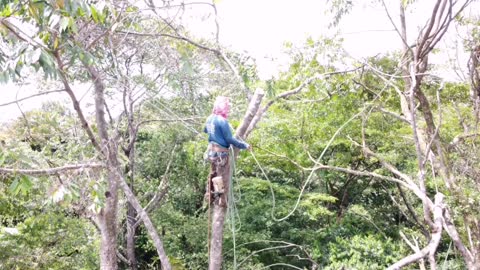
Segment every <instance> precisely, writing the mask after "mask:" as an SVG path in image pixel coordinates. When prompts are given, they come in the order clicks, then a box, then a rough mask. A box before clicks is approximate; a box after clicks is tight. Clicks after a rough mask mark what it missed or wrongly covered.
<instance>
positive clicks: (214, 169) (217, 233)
mask: <svg viewBox="0 0 480 270" xmlns="http://www.w3.org/2000/svg"><path fill="white" fill-rule="evenodd" d="M231 158H232V157H226V158H225V159H224V162H223V164H219V163H217V162H216V161H213V162H212V164H211V168H210V175H209V179H208V185H210V188H209V190H213V191H216V192H218V191H220V190H222V188H217V187H215V188H214V184H213V183H212V180H213V178H215V177H221V178H222V179H221V180H222V182H223V190H222V192H223V193H221V194H220V195H219V196H218V195H217V196H212V194H209V196H212V197H213V198H211V199H210V201H211V202H212V205H213V206H212V239H211V242H210V254H209V256H208V257H209V261H208V270H220V269H222V261H223V252H222V248H223V226H224V224H225V214H226V213H227V206H228V200H231V199H232V198H228V190H229V189H230V188H231V187H230V186H229V185H230V162H233V161H231V160H230V159H231ZM217 186H218V185H217Z"/></svg>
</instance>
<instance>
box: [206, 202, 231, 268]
mask: <svg viewBox="0 0 480 270" xmlns="http://www.w3.org/2000/svg"><path fill="white" fill-rule="evenodd" d="M226 212H227V208H226V207H223V206H220V205H218V204H215V203H214V204H213V206H212V239H211V242H210V256H209V261H208V270H220V269H222V261H223V258H222V256H223V255H222V254H223V253H222V247H223V225H224V223H225V214H226Z"/></svg>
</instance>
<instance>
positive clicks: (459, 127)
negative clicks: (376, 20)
mask: <svg viewBox="0 0 480 270" xmlns="http://www.w3.org/2000/svg"><path fill="white" fill-rule="evenodd" d="M214 2H215V1H214ZM347 2H349V3H344V1H332V3H331V5H332V6H333V10H336V11H337V12H339V13H338V14H337V17H336V18H337V19H340V18H341V16H342V15H345V13H347V14H346V15H345V16H348V10H349V9H350V8H351V3H350V1H347ZM400 2H403V7H404V8H405V9H407V10H409V9H410V8H413V7H414V6H415V3H414V2H415V1H400ZM438 2H439V3H440V2H441V3H443V2H444V1H438ZM447 2H448V1H445V4H447ZM459 2H462V1H459ZM163 4H164V5H165V6H154V3H149V4H147V6H144V7H138V6H135V5H133V4H131V3H128V1H120V2H118V3H115V4H109V3H98V2H90V1H76V0H65V1H30V2H25V3H24V2H22V1H18V0H13V1H1V2H0V13H1V14H2V18H0V32H1V33H2V38H3V39H2V41H1V45H2V47H1V49H2V52H3V54H2V55H0V65H1V68H2V69H1V70H0V71H1V73H0V79H1V80H2V81H4V82H6V81H9V80H13V81H14V82H15V83H17V84H23V83H26V82H30V81H29V78H30V79H31V78H32V77H35V78H41V79H39V80H36V81H35V83H38V84H40V85H43V86H42V87H39V89H40V93H44V94H47V93H48V92H49V91H52V90H53V89H62V93H64V94H65V95H64V98H65V100H59V101H51V102H48V103H45V104H43V107H42V108H40V109H33V110H30V111H27V112H24V113H23V115H22V117H19V118H18V119H14V120H12V121H10V122H8V123H4V124H2V127H1V129H0V143H1V144H0V147H1V150H2V151H1V153H0V180H1V181H0V250H2V252H0V268H1V269H98V268H99V266H101V268H103V269H114V268H112V267H116V265H117V263H118V267H119V268H120V269H161V268H160V267H161V266H160V265H161V264H163V263H165V260H163V261H162V262H160V261H161V260H162V259H161V248H164V252H165V254H166V255H167V258H168V262H169V264H170V265H171V267H172V269H207V268H208V237H209V233H208V231H209V229H210V225H209V220H210V217H209V215H208V211H209V207H208V204H207V203H206V202H205V201H204V194H205V181H206V179H207V174H208V170H209V166H208V164H207V163H205V161H204V159H203V155H204V152H205V149H206V136H205V135H204V134H203V132H202V131H203V122H204V120H205V119H206V117H207V116H208V115H209V113H210V111H211V104H212V100H214V98H215V97H216V96H218V95H227V96H230V97H231V98H232V100H233V112H232V115H231V116H230V118H231V121H230V122H231V123H232V125H233V126H234V128H237V127H238V126H240V125H241V123H242V122H241V119H242V117H243V115H244V113H245V112H246V111H247V108H248V105H249V102H250V101H251V100H254V98H253V96H252V95H253V90H252V89H256V88H261V89H263V90H264V94H265V96H264V97H263V100H261V101H262V102H261V107H262V108H264V109H265V110H264V112H260V113H258V114H257V115H258V116H259V118H260V121H259V122H258V123H257V124H256V125H253V126H252V128H251V129H249V131H248V133H249V134H248V138H247V140H248V141H249V143H251V144H252V145H253V149H254V151H253V153H249V152H240V155H239V157H238V159H237V162H236V164H235V166H236V170H235V174H234V179H233V181H234V190H235V198H234V199H235V206H236V207H235V208H233V209H229V211H230V212H229V215H228V220H227V222H226V230H225V235H224V248H223V252H224V255H223V257H224V262H223V265H224V267H223V268H224V269H268V268H271V269H386V268H387V267H389V266H390V265H393V264H395V263H396V262H398V261H400V260H402V258H408V257H407V256H409V255H410V254H420V252H421V251H422V252H424V254H422V255H423V256H421V257H420V258H417V259H415V260H413V261H412V262H411V263H413V264H410V265H409V266H407V267H410V268H411V269H417V267H421V268H422V267H423V268H424V267H425V266H428V267H430V268H432V269H466V268H468V269H479V267H480V242H479V241H480V227H479V223H478V222H479V221H478V217H479V209H480V208H479V202H480V190H479V187H480V185H479V179H480V171H479V169H478V168H477V167H478V166H476V165H477V164H478V162H479V160H478V159H479V150H478V148H477V146H478V145H477V143H478V142H479V139H478V137H477V133H478V119H479V111H480V110H479V107H478V106H479V97H480V95H479V93H480V88H479V86H480V79H479V76H478V68H479V66H480V65H478V59H479V58H478V57H479V55H480V54H479V53H478V52H476V51H475V50H472V58H471V59H470V62H469V65H470V67H471V69H470V72H469V73H468V74H466V75H467V76H468V79H466V80H465V81H463V82H462V81H460V82H448V81H446V80H445V79H443V78H440V77H438V76H433V75H432V76H430V74H427V73H428V72H430V71H432V70H434V69H435V68H436V67H434V66H429V65H427V64H426V63H427V62H428V61H427V60H428V55H429V54H430V53H431V49H430V47H429V46H430V45H431V46H435V43H433V42H432V40H435V39H436V38H437V37H438V38H439V39H441V36H439V34H441V31H443V26H442V25H438V26H435V27H438V28H434V30H438V31H437V32H431V33H430V32H428V31H427V30H428V28H424V32H420V33H419V35H418V38H417V39H416V40H414V41H415V42H416V43H417V46H412V47H411V48H407V49H406V50H405V51H403V52H395V53H392V54H387V53H384V52H379V53H380V54H379V55H377V56H375V57H371V58H369V59H366V60H365V61H364V62H361V63H359V62H355V63H353V64H352V65H351V66H350V65H348V66H347V64H345V62H347V61H345V59H347V58H348V56H347V55H345V54H344V52H343V50H342V47H341V43H339V42H338V41H337V40H334V39H333V40H332V39H324V40H314V39H309V40H307V41H306V42H305V44H303V45H301V46H290V47H289V55H290V58H291V62H290V66H289V68H288V69H287V70H286V71H284V72H281V73H279V74H278V75H277V76H276V77H275V78H272V79H271V80H267V81H262V80H260V79H259V78H258V76H257V74H256V67H255V62H254V61H253V60H252V59H251V58H249V57H248V56H246V55H242V54H239V53H236V52H231V51H227V50H225V49H224V48H222V47H221V46H220V44H218V43H217V42H216V41H208V40H196V39H194V38H193V35H192V34H191V33H189V32H188V31H187V30H185V29H184V27H182V25H180V22H176V21H175V20H173V19H172V20H171V21H170V19H171V18H168V15H169V14H168V12H166V13H165V14H164V13H163V12H164V11H165V10H177V9H180V10H182V9H184V8H185V6H184V5H176V4H175V3H170V1H164V3H163ZM463 4H464V3H463V2H462V3H458V5H457V6H455V8H452V9H451V10H448V9H444V11H442V12H452V13H448V14H450V15H452V16H450V19H451V20H452V24H454V23H457V24H458V25H460V26H461V25H467V24H468V25H469V26H471V27H472V28H473V29H475V27H477V26H475V25H476V21H475V20H467V18H465V17H463V18H461V20H460V19H459V20H454V18H455V16H454V15H456V13H455V12H459V11H461V9H459V8H458V6H461V5H463ZM465 4H466V5H467V4H469V1H466V2H465ZM187 6H188V5H187ZM208 6H210V7H212V8H215V3H213V4H208ZM428 16H429V15H428ZM428 16H426V17H425V21H427V20H429V19H430V20H432V18H433V17H432V18H430V17H428ZM432 16H439V18H448V17H449V15H447V13H445V14H440V13H438V14H435V13H434V15H432ZM443 16H445V17H443ZM457 18H459V17H457ZM445 20H446V19H445ZM449 23H450V21H449ZM19 25H21V26H25V25H29V26H30V27H31V28H22V29H28V30H21V29H20V28H21V27H19ZM427 26H428V24H427ZM447 26H448V25H447ZM447 28H448V27H447ZM25 31H26V32H28V33H26V32H25ZM429 31H431V30H429ZM425 33H426V34H425ZM476 33H477V32H476V31H473V32H472V33H470V34H471V43H468V42H467V43H466V44H465V49H466V50H471V49H472V48H474V47H475V46H473V45H475V44H476V43H475V42H478V39H477V36H476ZM430 35H432V37H431V36H430ZM405 36H406V35H405ZM423 37H428V39H426V40H427V42H430V43H429V44H430V45H429V46H425V47H423V50H422V46H421V44H422V40H424V39H422V38H423ZM430 38H432V40H430ZM399 42H400V43H401V42H402V41H401V40H400V41H399ZM472 44H473V45H472ZM477 48H478V47H477ZM432 49H433V48H432ZM410 53H411V54H410ZM475 53H477V54H475ZM409 57H411V58H409ZM475 59H476V60H475ZM423 63H425V65H424V64H423ZM466 64H467V63H465V65H466ZM339 67H342V68H339ZM42 76H43V77H42ZM30 83H31V82H30ZM45 86H48V89H42V88H44V87H45ZM85 87H87V88H88V87H90V88H89V90H87V92H86V94H85V95H84V96H83V97H82V96H80V95H81V93H83V92H82V91H83V89H84V88H85ZM45 88H47V87H45ZM85 89H86V88H85ZM7 90H8V89H7ZM7 90H4V91H7ZM257 93H258V92H257ZM32 98H35V97H32ZM77 104H79V105H78V106H77ZM69 164H70V165H72V164H73V165H75V164H80V165H79V167H75V168H66V167H65V166H66V165H69ZM57 168H60V169H58V170H57ZM123 183H125V185H123ZM129 192H131V194H134V196H133V195H132V196H133V198H134V199H132V196H130V195H129V194H130V193H129ZM439 194H442V195H443V196H445V198H444V199H443V198H442V197H441V196H440V195H439ZM434 198H435V199H434ZM442 199H443V201H442ZM135 202H139V203H140V205H141V206H142V207H143V209H144V210H145V215H144V216H142V215H140V214H138V213H140V211H139V210H140V209H139V208H138V207H136V206H135ZM145 216H148V217H149V220H151V223H152V224H153V225H154V226H153V227H148V220H146V219H145ZM143 222H145V224H146V225H145V226H144V225H143V224H144V223H143ZM112 226H113V227H114V229H112ZM152 228H153V229H154V230H156V232H152ZM442 228H443V229H442ZM439 234H440V235H439ZM112 235H113V236H112ZM155 236H157V237H158V239H161V242H158V241H156V240H154V239H155ZM437 236H438V237H439V238H438V241H436V240H435V239H437ZM106 239H107V240H108V239H110V240H111V239H113V242H114V243H113V247H111V245H112V243H111V242H110V243H109V242H108V241H107V240H106ZM109 245H110V246H109ZM160 247H161V248H160ZM462 248H463V250H462ZM112 250H113V252H114V253H113V259H112V258H111V257H109V255H108V254H107V253H109V252H112ZM465 250H466V251H465ZM132 252H133V254H132ZM111 260H113V262H112V261H111ZM112 265H115V266H112ZM419 265H420V266H419ZM402 266H403V265H402ZM435 266H436V268H435ZM162 269H165V265H163V268H162Z"/></svg>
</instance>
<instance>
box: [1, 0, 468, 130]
mask: <svg viewBox="0 0 480 270" xmlns="http://www.w3.org/2000/svg"><path fill="white" fill-rule="evenodd" d="M215 2H216V6H217V17H218V22H219V27H220V35H219V39H220V42H221V43H222V44H223V45H224V46H227V47H229V48H231V49H232V50H236V51H240V52H247V53H248V54H249V55H251V56H252V57H253V58H255V59H256V63H257V65H258V71H259V75H260V78H261V79H269V78H271V77H272V76H275V74H277V73H278V71H279V69H282V68H285V66H286V65H287V64H288V57H287V56H286V55H285V54H284V53H283V52H284V43H285V42H287V41H288V42H292V43H293V44H297V45H300V44H302V43H304V42H305V40H306V39H307V38H308V37H312V38H314V39H316V38H320V37H321V36H328V35H332V33H333V31H332V30H331V29H329V28H328V27H327V25H328V24H329V22H330V21H331V19H332V18H331V14H329V13H328V11H327V5H326V2H327V0H216V1H215ZM356 2H357V4H355V7H354V9H353V10H352V11H351V12H350V13H349V14H347V15H346V16H345V17H344V19H343V20H342V21H341V23H340V25H339V29H340V37H342V38H344V43H343V46H344V48H345V49H346V51H347V52H348V53H349V54H350V55H351V56H352V57H354V58H357V59H360V58H365V57H367V56H371V55H375V54H377V53H378V52H386V51H392V50H395V49H399V48H400V46H401V41H400V39H399V37H398V35H397V33H396V32H395V31H394V28H393V26H392V24H391V23H390V21H389V19H388V17H387V15H386V13H385V10H384V9H383V7H382V6H381V5H379V4H376V5H374V4H371V2H375V1H370V0H363V1H356ZM385 2H387V3H389V5H391V6H388V9H389V12H391V15H392V17H393V18H394V19H395V20H396V18H398V1H397V0H386V1H385ZM416 2H417V3H416V5H415V7H416V8H415V9H410V10H409V11H408V12H407V14H406V16H407V23H408V28H409V29H408V30H409V32H410V33H415V34H416V33H417V31H418V29H419V27H420V26H422V25H423V24H424V23H425V20H426V18H425V16H426V15H428V14H429V9H431V6H432V4H433V3H434V1H433V0H422V1H416ZM377 3H378V1H377ZM199 14H201V15H202V16H201V18H200V17H199ZM205 14H206V15H205ZM184 17H185V18H184V19H185V20H187V21H189V22H190V23H189V25H188V28H189V29H190V31H191V32H193V33H195V34H197V35H199V36H202V37H206V38H213V37H214V33H215V29H216V27H215V20H214V18H215V17H214V16H213V12H212V9H211V8H210V7H209V6H207V5H195V9H193V10H190V12H186V13H185V15H184ZM452 32H454V31H452ZM455 37H456V36H455V35H454V34H452V35H451V36H447V37H446V40H447V41H448V42H449V43H450V45H451V44H452V43H455V42H456V40H455ZM409 38H410V40H412V39H413V36H411V37H409ZM440 46H445V44H443V43H442V44H440ZM445 57H446V56H445V55H437V56H435V57H433V59H432V61H431V62H433V63H435V62H437V63H442V62H443V63H444V62H445ZM464 57H465V55H462V56H459V59H461V61H465V62H464V63H466V60H464V59H463V58H464ZM461 61H460V62H461ZM0 89H1V90H0V104H3V103H5V102H7V101H11V100H14V99H15V97H16V96H17V97H18V98H21V97H24V96H27V95H28V94H29V93H31V92H35V91H36V87H35V85H26V86H23V87H21V88H18V87H15V86H14V85H12V84H8V85H0ZM49 98H59V97H58V95H57V96H45V97H42V98H41V99H36V100H30V101H25V102H21V104H20V107H21V108H23V110H27V109H29V108H32V107H38V106H40V104H41V102H42V101H44V100H48V99H49ZM20 114H21V112H20V110H19V109H18V106H17V105H11V106H7V107H1V106H0V122H2V121H5V120H8V119H11V118H13V117H17V116H19V115H20Z"/></svg>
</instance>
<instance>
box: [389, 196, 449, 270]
mask: <svg viewBox="0 0 480 270" xmlns="http://www.w3.org/2000/svg"><path fill="white" fill-rule="evenodd" d="M444 197H445V196H444V195H443V194H441V193H437V194H436V195H435V206H434V207H433V216H434V220H435V222H434V224H435V227H434V228H433V231H432V238H431V239H430V242H429V243H428V245H427V246H426V247H425V248H423V249H422V250H420V251H418V252H417V253H415V254H412V255H410V256H407V257H405V258H403V259H401V260H400V261H398V262H396V263H394V264H393V265H391V266H390V267H388V268H387V270H397V269H401V268H402V267H404V266H407V265H409V264H411V263H414V262H416V261H418V260H420V259H423V258H425V256H427V255H431V256H433V255H434V254H435V252H436V251H437V247H438V244H439V243H440V238H441V237H442V222H443V215H442V213H443V209H444V208H445V205H444V204H443V198H444ZM430 262H432V260H430ZM432 267H433V269H435V266H433V265H432Z"/></svg>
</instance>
